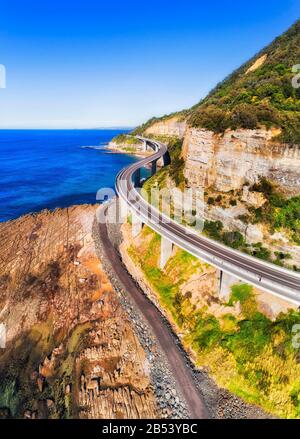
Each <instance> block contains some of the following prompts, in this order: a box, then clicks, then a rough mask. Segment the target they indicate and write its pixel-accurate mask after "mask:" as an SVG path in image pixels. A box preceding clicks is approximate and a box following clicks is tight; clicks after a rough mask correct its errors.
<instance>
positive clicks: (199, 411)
mask: <svg viewBox="0 0 300 439" xmlns="http://www.w3.org/2000/svg"><path fill="white" fill-rule="evenodd" d="M99 233H100V238H101V241H102V243H103V248H104V251H105V253H106V256H107V258H108V259H109V260H110V262H111V265H112V267H113V269H114V272H115V275H116V276H117V277H118V279H119V281H120V282H121V284H122V285H123V287H124V290H125V291H127V292H128V293H129V294H130V296H131V298H132V299H133V301H134V302H135V304H136V306H137V308H138V309H139V311H140V313H141V314H142V315H143V316H144V318H145V319H146V321H147V322H148V325H149V326H150V328H151V329H152V331H153V334H154V335H155V336H156V338H157V340H158V342H159V344H160V346H161V349H162V351H163V352H164V353H165V355H166V358H167V360H168V363H169V366H170V370H171V372H172V373H173V376H174V378H175V380H176V382H177V384H178V386H179V388H180V390H181V393H182V395H183V397H184V398H185V400H186V403H187V406H188V409H189V412H190V414H191V417H192V418H193V419H207V418H209V415H208V411H207V409H206V407H205V404H204V401H203V399H202V396H201V394H200V392H199V391H198V389H197V387H196V384H195V381H194V377H193V374H192V372H191V369H190V368H189V366H188V365H187V364H186V359H185V356H184V353H183V352H182V351H181V350H180V349H179V347H178V346H177V344H176V342H175V339H174V336H173V335H172V333H171V331H170V329H169V328H168V327H167V326H166V325H165V323H164V320H163V318H162V316H161V314H160V312H159V311H158V310H157V308H156V307H155V306H154V305H153V304H152V303H151V302H150V301H149V300H148V299H147V298H146V296H145V295H144V294H143V292H142V291H141V290H140V288H139V287H138V286H137V285H136V284H135V282H134V281H133V279H132V277H131V276H130V275H129V273H128V272H127V270H126V268H125V267H124V265H123V263H122V261H121V260H120V256H119V254H118V252H117V250H116V249H115V247H114V246H113V244H112V243H111V241H110V239H109V237H108V233H107V227H106V224H105V223H101V224H99Z"/></svg>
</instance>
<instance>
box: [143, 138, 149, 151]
mask: <svg viewBox="0 0 300 439" xmlns="http://www.w3.org/2000/svg"><path fill="white" fill-rule="evenodd" d="M147 150H148V145H147V142H146V140H143V151H144V152H146V151H147Z"/></svg>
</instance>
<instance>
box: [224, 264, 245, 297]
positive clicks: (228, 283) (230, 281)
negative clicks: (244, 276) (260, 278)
mask: <svg viewBox="0 0 300 439" xmlns="http://www.w3.org/2000/svg"><path fill="white" fill-rule="evenodd" d="M219 273H220V288H219V298H220V299H221V300H222V301H223V302H228V300H229V299H230V296H231V292H232V291H231V287H233V285H238V284H239V283H241V282H242V281H241V280H240V279H238V278H236V277H235V276H232V275H231V274H227V273H225V272H224V271H221V270H220V271H219Z"/></svg>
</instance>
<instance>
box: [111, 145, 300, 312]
mask: <svg viewBox="0 0 300 439" xmlns="http://www.w3.org/2000/svg"><path fill="white" fill-rule="evenodd" d="M144 140H146V141H147V142H148V143H149V144H150V145H152V146H153V148H154V149H158V151H157V152H155V153H154V154H153V155H151V156H150V157H147V158H145V159H143V160H140V161H139V162H137V163H135V164H133V165H131V166H129V167H128V168H126V169H123V170H122V171H121V172H120V173H119V174H118V175H117V178H116V189H117V193H118V195H119V197H121V198H122V199H123V200H124V201H125V202H126V204H127V205H128V206H129V207H130V209H131V210H132V211H133V212H135V214H136V215H137V216H138V217H139V218H140V219H141V220H142V221H143V222H144V223H146V224H148V225H149V226H150V227H151V228H152V229H153V230H155V231H156V232H158V233H159V234H161V235H163V236H165V237H166V238H168V239H170V240H171V241H172V242H173V243H174V244H176V245H178V246H179V247H181V248H183V249H184V250H186V251H188V252H190V253H191V254H193V255H194V256H196V257H199V258H200V259H203V260H204V261H206V262H207V263H209V264H212V265H214V266H215V267H217V268H219V269H220V270H222V271H223V272H225V273H228V274H231V275H233V276H235V277H236V278H237V279H241V280H243V281H245V282H248V283H250V284H252V285H254V286H256V287H258V288H260V289H262V290H265V291H268V292H270V293H272V294H274V295H276V296H279V297H281V298H282V299H285V300H288V301H290V302H292V303H296V304H298V305H300V275H299V273H297V272H293V271H291V270H287V269H284V268H282V267H279V266H276V265H274V264H271V263H268V262H265V261H262V260H259V259H257V258H254V257H251V256H249V255H246V254H244V253H242V252H239V251H237V250H233V249H231V248H229V247H227V246H224V245H222V244H220V243H218V242H216V241H213V240H211V239H208V238H206V237H204V236H200V235H197V234H196V233H191V232H190V229H187V228H186V227H185V226H184V225H181V224H179V223H176V222H175V221H173V220H171V219H169V218H166V217H164V215H162V214H161V213H160V212H159V211H158V210H157V209H156V208H155V207H153V206H151V205H150V204H148V203H147V202H146V201H145V200H144V198H143V197H142V196H141V195H140V194H139V192H138V191H137V190H136V188H135V185H134V182H133V176H134V173H135V172H136V171H138V169H140V168H141V167H143V166H148V165H149V164H150V163H151V162H153V161H155V160H158V159H159V158H160V157H162V156H164V154H166V153H167V147H166V145H164V144H162V143H161V142H156V141H153V140H150V139H144Z"/></svg>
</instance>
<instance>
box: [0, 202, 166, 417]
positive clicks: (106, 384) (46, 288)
mask: <svg viewBox="0 0 300 439" xmlns="http://www.w3.org/2000/svg"><path fill="white" fill-rule="evenodd" d="M95 211H96V207H93V206H78V207H73V208H68V209H62V210H57V211H55V212H52V213H50V212H48V211H44V212H42V213H40V214H37V215H27V216H24V217H22V218H20V219H18V220H15V221H11V222H8V223H3V224H0V237H1V242H2V245H1V249H0V322H1V323H2V324H4V325H5V327H6V330H7V340H6V346H5V349H0V408H1V410H0V416H5V415H6V416H8V415H11V416H13V417H21V418H22V417H26V418H63V417H67V418H78V417H79V418H110V419H115V418H140V417H149V418H151V417H157V416H158V414H157V408H156V399H155V396H154V393H153V388H152V385H151V383H150V375H149V373H150V372H149V368H148V360H147V357H146V354H145V352H144V349H143V348H142V346H141V344H140V342H139V340H138V338H137V336H136V335H135V332H134V330H133V328H132V325H131V323H130V321H129V319H128V317H127V314H126V313H125V312H124V311H123V308H122V307H121V306H120V302H119V298H118V296H117V294H116V293H115V291H114V290H113V288H112V286H111V284H110V282H109V281H108V279H107V277H106V275H105V273H104V272H103V270H102V267H101V264H100V262H99V260H98V258H97V256H96V253H95V248H94V241H93V238H92V225H93V221H94V218H95Z"/></svg>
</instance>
